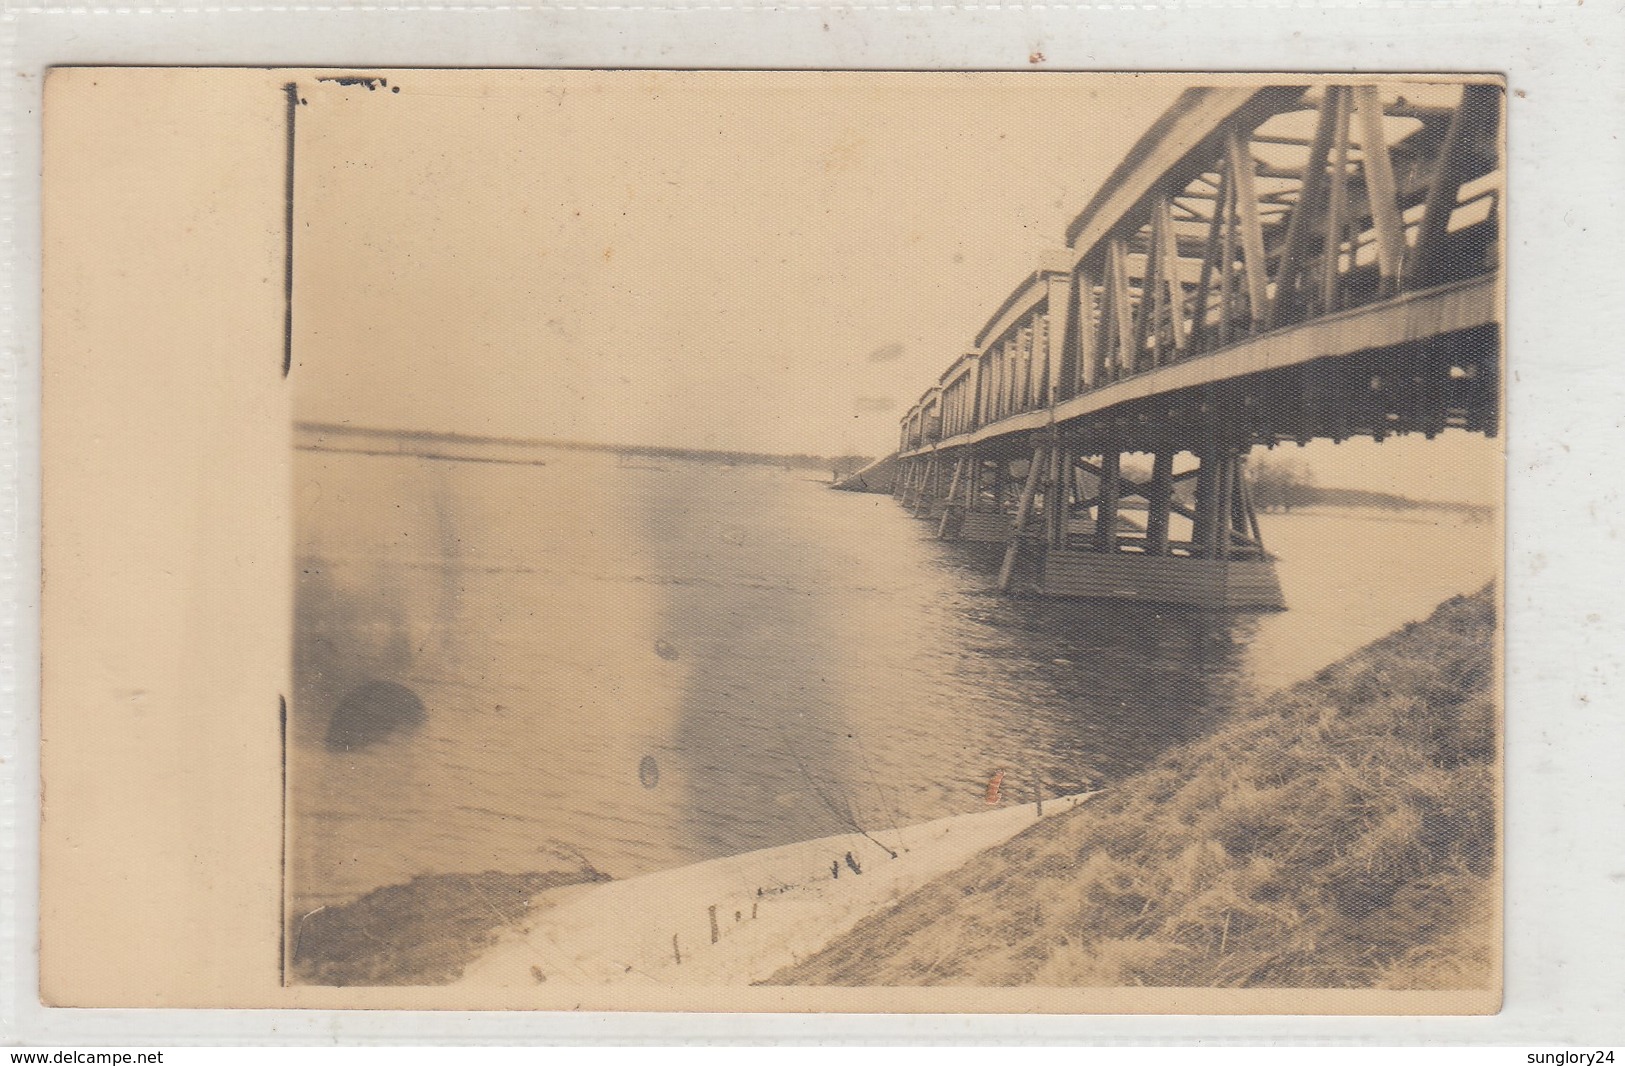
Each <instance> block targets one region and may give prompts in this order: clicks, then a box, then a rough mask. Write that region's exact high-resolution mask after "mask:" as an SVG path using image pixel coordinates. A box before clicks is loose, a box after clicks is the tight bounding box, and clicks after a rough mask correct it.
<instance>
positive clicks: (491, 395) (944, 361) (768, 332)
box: [294, 71, 1493, 498]
mask: <svg viewBox="0 0 1625 1066" xmlns="http://www.w3.org/2000/svg"><path fill="white" fill-rule="evenodd" d="M1184 87H1185V83H1184V82H1183V81H1177V80H1174V79H1171V78H1166V77H1161V78H1159V77H1155V76H1136V77H1127V76H1123V75H1107V76H1087V75H1083V76H1080V75H1063V74H1052V73H1014V74H992V75H990V74H950V73H934V74H840V75H830V74H824V73H769V74H763V73H748V74H724V73H687V72H659V73H656V72H592V71H574V72H538V71H525V72H497V73H491V72H473V71H470V72H450V71H446V72H416V73H404V72H403V73H400V74H398V75H393V76H391V78H390V88H385V89H379V90H375V91H369V90H367V89H366V88H365V87H362V86H348V87H345V86H339V85H336V84H333V83H313V82H304V83H301V87H300V91H301V96H302V98H303V99H304V101H305V105H304V106H301V107H300V108H299V114H298V124H297V128H298V144H297V154H296V158H297V168H296V189H297V193H296V201H295V204H296V222H297V226H296V233H297V246H296V254H295V271H296V292H295V299H294V306H295V314H296V322H295V340H294V358H295V364H296V372H295V377H296V382H297V384H298V393H297V396H298V400H297V413H298V417H300V418H301V419H308V420H314V421H332V422H349V423H352V424H357V425H366V426H380V427H401V428H415V429H433V430H448V431H458V432H465V433H481V434H492V435H502V436H519V437H537V438H565V439H577V440H590V441H602V442H609V443H628V444H667V445H682V446H691V447H711V448H737V449H748V450H759V451H774V452H798V451H805V452H815V453H821V454H835V453H842V452H863V453H870V454H884V453H885V452H887V451H890V450H891V449H892V448H893V447H894V446H895V440H896V432H897V421H898V419H899V418H900V417H901V415H902V414H903V412H904V411H906V410H907V409H908V407H909V406H910V405H911V404H912V403H913V401H914V400H915V399H916V398H917V397H918V396H919V394H920V393H921V392H923V391H924V389H925V388H926V387H927V385H929V384H930V383H931V382H932V381H934V380H935V378H936V376H937V375H938V374H939V373H940V372H941V371H942V370H943V369H944V368H945V367H946V366H947V365H948V363H949V362H950V361H952V360H953V359H954V358H955V356H957V355H958V354H960V353H962V352H963V351H964V350H965V349H966V346H968V345H969V344H970V342H971V339H972V337H973V335H974V334H975V332H976V331H977V329H978V328H979V327H980V326H981V325H982V324H983V322H984V321H985V320H986V318H987V317H988V315H989V314H991V313H992V311H993V310H994V309H995V308H996V307H997V306H998V305H999V303H1000V302H1001V301H1002V300H1003V299H1004V297H1005V296H1006V295H1007V294H1008V293H1009V292H1010V290H1011V289H1012V288H1013V287H1014V286H1015V285H1016V284H1017V283H1018V282H1019V281H1021V280H1022V279H1023V278H1024V277H1025V276H1026V275H1027V274H1028V273H1029V272H1031V271H1032V270H1033V269H1034V268H1035V267H1036V266H1037V265H1038V263H1039V261H1040V258H1041V256H1042V254H1043V253H1044V251H1045V250H1047V249H1050V248H1056V247H1060V246H1062V244H1063V243H1064V240H1063V235H1064V231H1065V228H1066V225H1067V223H1068V222H1070V221H1071V220H1072V218H1073V217H1074V216H1075V215H1076V214H1077V213H1078V212H1079V211H1080V210H1081V209H1082V207H1083V205H1084V203H1085V201H1086V200H1087V199H1088V197H1089V196H1090V195H1092V194H1093V192H1094V191H1095V189H1096V188H1097V187H1098V185H1099V184H1100V182H1101V181H1102V180H1103V179H1104V177H1105V176H1106V174H1107V173H1108V172H1109V171H1110V170H1111V168H1112V167H1114V166H1115V165H1116V164H1117V162H1118V161H1119V160H1120V159H1121V157H1122V155H1123V153H1124V151H1125V150H1126V149H1127V148H1128V147H1129V146H1130V145H1131V144H1132V143H1133V142H1134V141H1135V140H1136V139H1137V138H1138V137H1139V136H1140V135H1141V134H1142V133H1143V132H1144V130H1145V128H1146V127H1147V126H1148V125H1149V124H1150V123H1151V122H1152V121H1153V120H1154V119H1155V118H1156V117H1157V116H1158V115H1159V114H1161V113H1162V112H1163V111H1164V110H1165V109H1166V108H1167V106H1168V105H1169V104H1170V103H1171V102H1172V101H1173V99H1174V97H1175V96H1176V95H1177V94H1178V93H1179V91H1180V90H1181V89H1183V88H1184ZM394 88H398V89H399V91H398V92H395V91H391V90H392V89H394ZM1457 436H1458V437H1461V435H1459V434H1458V435H1457ZM1402 443H1403V442H1389V443H1388V444H1385V445H1383V447H1384V448H1388V449H1389V451H1388V452H1387V453H1384V454H1385V455H1390V456H1392V455H1393V454H1394V453H1395V452H1396V451H1397V452H1401V453H1404V451H1405V449H1404V448H1401V447H1396V444H1402ZM1439 446H1440V443H1439V442H1434V444H1433V445H1431V447H1432V448H1434V449H1438V448H1439ZM1482 446H1483V442H1481V441H1480V442H1468V441H1467V440H1466V439H1465V438H1463V440H1462V441H1461V442H1460V443H1458V444H1455V445H1451V446H1449V447H1448V448H1446V449H1445V451H1446V452H1448V453H1450V454H1454V453H1455V452H1458V451H1461V450H1462V449H1464V448H1465V449H1466V453H1464V454H1476V453H1477V451H1480V450H1482ZM1343 447H1345V448H1348V447H1352V445H1344V446H1343ZM1492 447H1493V445H1492ZM1322 451H1327V452H1328V455H1327V463H1328V464H1329V465H1328V466H1327V467H1326V472H1327V473H1328V474H1330V473H1332V472H1344V471H1346V472H1347V474H1348V475H1349V476H1347V477H1345V476H1337V477H1332V476H1322V477H1321V480H1322V482H1323V483H1327V484H1353V485H1356V486H1358V487H1380V486H1378V485H1376V484H1370V483H1369V478H1368V477H1366V476H1365V474H1364V471H1365V466H1364V465H1363V464H1361V463H1358V462H1353V463H1350V462H1343V461H1340V459H1341V457H1339V456H1334V455H1331V454H1329V453H1330V451H1331V450H1330V449H1320V448H1312V449H1310V451H1308V452H1305V453H1303V457H1304V458H1311V453H1314V458H1315V459H1316V466H1317V472H1318V471H1319V469H1320V467H1319V455H1320V453H1321V452H1322ZM1423 455H1424V458H1422V459H1421V460H1413V461H1412V462H1413V463H1414V464H1415V465H1416V466H1417V469H1418V470H1421V469H1424V468H1425V467H1427V466H1429V465H1435V464H1436V461H1437V460H1438V459H1441V458H1445V456H1444V455H1442V454H1440V453H1439V452H1438V451H1437V450H1435V451H1433V452H1426V453H1423ZM1429 457H1431V458H1429ZM1389 461H1390V462H1392V461H1394V460H1389ZM1351 479H1352V480H1351ZM1418 495H1420V493H1418ZM1435 495H1436V497H1443V498H1464V496H1465V497H1476V496H1478V495H1479V492H1478V491H1477V490H1475V491H1472V492H1470V493H1465V494H1456V495H1450V494H1443V493H1441V494H1435Z"/></svg>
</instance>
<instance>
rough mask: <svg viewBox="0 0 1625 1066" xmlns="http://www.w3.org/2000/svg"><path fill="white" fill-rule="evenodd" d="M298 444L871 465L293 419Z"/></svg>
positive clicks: (818, 466) (406, 451)
mask: <svg viewBox="0 0 1625 1066" xmlns="http://www.w3.org/2000/svg"><path fill="white" fill-rule="evenodd" d="M293 431H294V448H296V449H298V450H300V451H326V452H353V453H356V454H360V455H382V456H390V455H415V456H420V457H423V458H428V459H445V460H450V461H466V462H478V461H482V460H483V461H485V462H507V461H511V460H495V459H490V458H485V457H481V456H463V455H451V454H447V453H445V452H443V451H431V450H430V449H431V448H433V447H434V446H435V445H441V446H446V445H452V446H458V445H461V446H474V447H500V448H531V449H547V450H550V451H573V452H600V453H610V454H614V455H632V456H637V457H640V458H647V459H693V460H699V461H701V462H713V463H736V464H737V463H747V464H750V465H753V466H789V467H793V468H796V469H802V470H829V471H841V472H845V473H850V472H851V471H854V470H858V469H861V468H862V467H864V466H867V465H868V464H869V463H870V462H871V461H872V457H871V456H866V455H838V456H825V455H812V454H810V453H805V452H796V453H788V454H781V453H777V452H752V451H736V450H732V449H723V448H680V447H672V446H666V445H657V444H607V443H603V442H600V441H578V440H558V439H551V438H547V439H543V438H526V437H502V436H487V435H481V434H473V433H448V432H441V431H436V430H422V429H381V428H378V427H375V426H349V425H342V424H339V423H335V422H295V423H294V425H293ZM333 437H339V438H350V439H352V440H357V441H381V440H390V441H396V442H402V443H407V444H412V445H417V446H418V447H415V448H397V449H395V450H384V449H380V448H370V449H369V448H365V447H353V448H352V447H335V446H334V445H333V444H332V443H330V442H329V440H328V438H333Z"/></svg>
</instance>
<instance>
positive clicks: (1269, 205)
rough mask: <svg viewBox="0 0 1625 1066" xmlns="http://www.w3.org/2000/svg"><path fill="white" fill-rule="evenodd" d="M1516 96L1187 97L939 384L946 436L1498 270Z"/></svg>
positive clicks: (1288, 90) (1484, 87) (1193, 93)
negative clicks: (1504, 157)
mask: <svg viewBox="0 0 1625 1066" xmlns="http://www.w3.org/2000/svg"><path fill="white" fill-rule="evenodd" d="M1501 93H1502V89H1501V86H1500V85H1498V84H1468V85H1461V84H1444V83H1404V84H1382V85H1379V84H1348V85H1320V86H1317V87H1314V88H1305V87H1302V86H1296V87H1294V86H1277V87H1269V88H1265V89H1234V88H1217V89H1193V90H1189V91H1187V92H1186V93H1185V94H1184V95H1183V96H1182V97H1181V98H1180V100H1179V101H1177V102H1176V103H1175V105H1174V106H1173V107H1172V108H1171V109H1170V110H1169V112H1168V113H1167V114H1165V115H1164V116H1163V118H1162V119H1160V120H1159V121H1158V123H1157V124H1156V125H1155V126H1153V128H1152V129H1151V130H1150V131H1149V132H1148V133H1147V134H1146V136H1145V137H1144V138H1142V139H1141V141H1140V142H1139V143H1138V144H1137V145H1136V146H1135V147H1134V148H1133V149H1131V151H1130V152H1129V153H1128V155H1127V157H1126V158H1125V160H1124V162H1123V163H1122V165H1120V166H1119V167H1118V169H1117V170H1116V171H1115V172H1114V173H1113V174H1112V175H1111V176H1110V177H1109V178H1108V180H1107V181H1106V182H1105V183H1104V185H1103V186H1102V188H1101V190H1100V191H1099V192H1098V193H1097V194H1096V195H1095V197H1094V198H1093V199H1092V200H1091V202H1090V203H1089V205H1088V206H1087V207H1085V209H1084V211H1083V212H1082V213H1081V214H1080V215H1079V216H1078V218H1077V219H1076V220H1075V221H1074V222H1073V224H1072V225H1071V226H1070V227H1069V229H1068V233H1067V238H1068V247H1067V248H1066V249H1065V250H1064V251H1063V252H1062V253H1061V254H1060V255H1059V256H1058V257H1057V258H1056V260H1055V261H1054V262H1051V263H1049V264H1046V266H1045V267H1044V268H1043V269H1041V270H1039V271H1037V272H1035V273H1034V274H1033V275H1031V276H1030V277H1028V278H1027V279H1026V280H1025V281H1023V282H1022V284H1021V285H1019V286H1017V288H1016V289H1015V291H1014V292H1012V293H1011V295H1010V297H1009V298H1008V299H1007V300H1006V301H1005V303H1004V304H1003V306H1001V307H1000V308H999V310H998V311H997V312H996V313H995V314H994V315H993V317H992V319H991V320H989V322H988V323H987V325H986V326H985V327H984V328H983V330H982V331H981V333H980V334H978V336H977V338H976V345H975V348H974V350H973V351H972V352H971V354H969V355H967V356H964V357H962V358H961V359H960V360H958V361H956V362H955V364H954V365H953V366H951V367H950V368H949V370H948V372H946V373H945V374H944V375H943V377H942V379H941V384H940V385H939V387H938V389H937V390H933V392H934V394H935V395H934V396H933V394H928V397H931V398H932V402H933V403H937V404H940V411H941V420H940V429H939V430H937V431H936V435H937V437H938V438H941V439H951V438H953V437H954V436H957V435H960V434H963V433H968V432H973V431H975V430H977V429H979V428H981V427H985V426H988V425H991V424H994V423H997V422H1000V421H1003V420H1005V419H1008V418H1011V417H1013V416H1016V415H1020V414H1023V413H1026V412H1030V411H1034V410H1039V409H1043V408H1047V407H1052V406H1054V405H1055V404H1057V403H1059V402H1061V401H1063V400H1066V399H1068V398H1070V397H1072V396H1076V395H1078V394H1080V393H1083V392H1087V391H1090V390H1092V389H1095V388H1099V387H1102V386H1104V385H1108V384H1111V383H1112V382H1116V381H1120V380H1122V379H1124V378H1126V377H1130V376H1133V375H1136V374H1141V373H1146V372H1148V371H1152V370H1155V369H1157V368H1159V367H1162V366H1166V365H1169V364H1171V363H1175V362H1179V361H1182V360H1186V359H1191V358H1196V357H1199V356H1203V355H1206V354H1209V353H1212V352H1215V351H1218V350H1221V349H1223V348H1226V347H1228V346H1230V345H1233V344H1236V343H1238V342H1241V341H1244V340H1246V339H1248V338H1251V337H1255V336H1258V335H1260V334H1263V333H1268V332H1271V331H1274V330H1281V329H1288V328H1291V327H1293V326H1295V325H1298V324H1300V323H1302V322H1304V321H1307V320H1309V319H1313V318H1317V317H1320V316H1324V315H1329V314H1336V313H1339V312H1343V311H1347V310H1351V309H1354V308H1357V307H1360V306H1364V305H1367V304H1371V303H1374V302H1378V301H1382V300H1385V299H1389V298H1391V297H1394V296H1397V295H1399V294H1401V293H1405V292H1410V291H1415V290H1420V289H1427V288H1430V287H1434V286H1438V285H1443V284H1446V283H1449V282H1452V281H1458V280H1461V279H1464V278H1469V277H1473V276H1478V275H1487V274H1490V273H1493V272H1494V271H1495V270H1496V269H1497V268H1498V265H1499V263H1498V255H1499V247H1500V235H1499V228H1498V226H1499V215H1500V198H1501V183H1500V173H1501V171H1500V150H1499V123H1500V114H1501V107H1502V99H1501ZM923 409H924V408H923V406H922V407H921V408H919V410H923ZM914 414H915V413H914V412H911V416H910V417H911V418H913V417H914ZM908 421H909V420H908V419H905V424H906V423H908ZM928 430H929V426H928V424H927V423H926V421H925V420H917V426H916V429H915V430H913V431H912V432H909V431H905V434H904V447H905V449H908V448H918V447H920V446H922V444H924V443H928V442H929V441H928V440H927V438H928V437H929V436H930V435H931V434H930V432H928Z"/></svg>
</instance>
